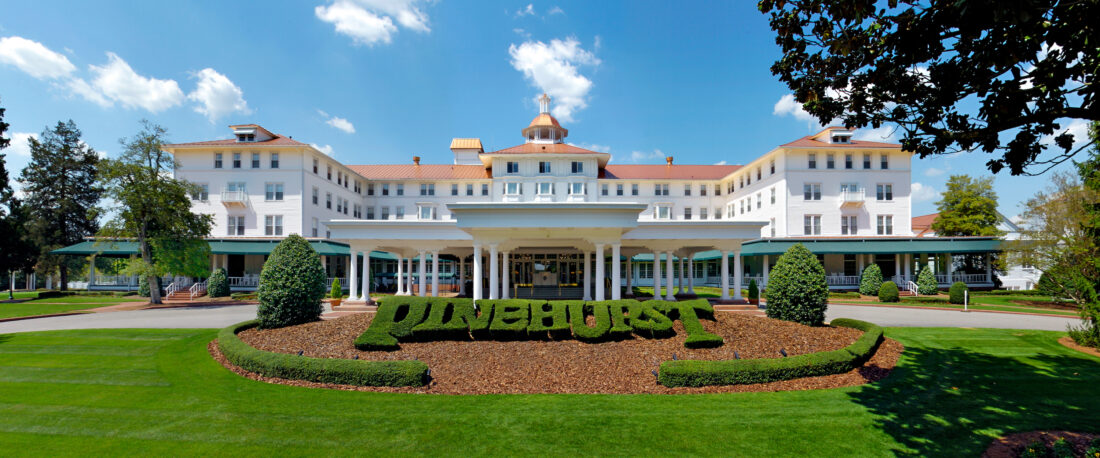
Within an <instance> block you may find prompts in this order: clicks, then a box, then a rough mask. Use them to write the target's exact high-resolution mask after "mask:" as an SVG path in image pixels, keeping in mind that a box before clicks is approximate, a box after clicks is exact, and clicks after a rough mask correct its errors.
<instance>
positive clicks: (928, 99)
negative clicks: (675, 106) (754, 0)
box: [758, 0, 1100, 175]
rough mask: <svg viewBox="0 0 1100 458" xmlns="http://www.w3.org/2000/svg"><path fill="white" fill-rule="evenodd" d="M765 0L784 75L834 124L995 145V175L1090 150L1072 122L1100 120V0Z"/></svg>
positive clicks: (941, 148)
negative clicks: (1099, 82)
mask: <svg viewBox="0 0 1100 458" xmlns="http://www.w3.org/2000/svg"><path fill="white" fill-rule="evenodd" d="M758 6H759V9H760V11H761V12H763V13H765V14H769V15H770V23H771V28H772V29H773V30H775V32H776V34H777V37H776V40H775V41H776V43H777V44H778V45H779V46H780V48H781V51H782V54H783V57H782V58H780V59H779V60H778V61H776V62H775V64H774V65H772V73H774V74H775V75H778V76H779V79H780V80H781V81H783V82H784V83H786V84H787V85H788V86H789V87H790V88H791V90H792V91H794V97H795V99H796V100H797V101H798V102H801V103H802V104H803V108H804V109H805V110H806V111H807V112H809V113H810V114H812V115H814V116H816V117H817V118H818V119H820V120H821V122H822V123H823V124H824V123H830V122H832V121H833V120H836V119H839V120H840V121H842V122H843V123H844V125H846V126H848V127H853V128H854V127H864V126H873V127H876V128H877V127H880V126H884V125H889V126H893V125H896V126H898V127H899V129H900V132H901V134H902V139H901V144H902V146H903V147H904V148H905V149H906V150H907V151H912V152H914V153H916V154H918V155H919V156H920V157H921V158H924V157H927V156H930V155H936V154H944V153H950V152H955V151H975V150H980V151H983V152H985V153H989V154H992V156H991V159H989V161H988V162H987V163H986V165H987V166H988V167H989V169H990V170H992V171H993V172H994V173H996V172H998V171H999V170H1001V169H1002V168H1005V167H1007V168H1008V170H1009V171H1010V172H1011V173H1012V174H1013V175H1020V174H1026V173H1041V172H1043V171H1046V170H1047V169H1049V167H1051V166H1053V165H1056V164H1058V163H1060V162H1064V161H1065V160H1067V159H1069V158H1070V157H1072V156H1073V154H1075V153H1076V152H1078V151H1082V150H1084V149H1085V146H1076V147H1075V146H1074V145H1075V143H1077V142H1079V141H1080V140H1085V139H1081V138H1074V137H1075V136H1074V135H1072V134H1070V133H1069V131H1068V129H1067V127H1068V125H1067V121H1068V120H1071V119H1083V120H1090V121H1095V120H1100V98H1098V97H1097V96H1096V91H1097V87H1096V84H1094V83H1095V81H1094V79H1095V77H1096V71H1097V68H1098V67H1100V53H1097V52H1096V47H1097V36H1098V34H1097V27H1098V26H1097V24H1098V22H1097V20H1096V18H1098V17H1100V2H1097V1H1094V0H1090V1H1066V0H1028V1H1022V2H1005V1H999V0H976V1H962V2H959V1H947V0H932V1H921V0H889V1H885V2H883V1H874V0H762V1H760V2H759V5H758ZM1044 136H1053V139H1054V141H1053V142H1052V144H1049V145H1048V144H1047V143H1046V142H1042V141H1040V140H1041V139H1042V138H1043V137H1044ZM1090 141H1095V140H1090ZM1085 143H1089V141H1086V142H1085ZM1086 146H1087V145H1086ZM1048 150H1050V151H1048ZM1044 153H1045V154H1044Z"/></svg>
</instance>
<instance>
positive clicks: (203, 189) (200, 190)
mask: <svg viewBox="0 0 1100 458" xmlns="http://www.w3.org/2000/svg"><path fill="white" fill-rule="evenodd" d="M191 200H198V201H202V202H205V201H207V200H210V185H208V184H206V183H203V184H200V185H197V188H196V189H193V190H192V192H191Z"/></svg>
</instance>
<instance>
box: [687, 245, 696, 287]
mask: <svg viewBox="0 0 1100 458" xmlns="http://www.w3.org/2000/svg"><path fill="white" fill-rule="evenodd" d="M688 294H695V253H692V254H691V255H690V256H688Z"/></svg>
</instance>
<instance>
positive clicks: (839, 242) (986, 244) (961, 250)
mask: <svg viewBox="0 0 1100 458" xmlns="http://www.w3.org/2000/svg"><path fill="white" fill-rule="evenodd" d="M796 243H801V244H802V245H804V246H805V247H806V248H808V249H809V250H810V251H811V252H813V253H814V254H898V253H901V254H905V253H912V254H920V253H929V254H933V253H958V254H965V253H993V252H997V251H1000V249H1001V241H1000V240H998V239H995V238H991V237H911V238H880V239H875V238H865V239H855V238H853V239H761V240H754V241H751V242H745V243H743V244H742V245H741V256H763V255H781V254H783V253H786V252H787V249H788V248H790V247H791V246H792V245H794V244H796ZM661 258H662V260H663V259H664V256H663V255H662V256H661ZM721 258H722V252H721V251H718V250H709V251H702V252H699V253H696V254H695V260H696V261H709V260H712V259H721ZM631 259H633V260H634V261H642V262H652V261H653V254H652V253H641V254H638V255H635V256H634V257H633V258H631ZM674 259H679V258H674Z"/></svg>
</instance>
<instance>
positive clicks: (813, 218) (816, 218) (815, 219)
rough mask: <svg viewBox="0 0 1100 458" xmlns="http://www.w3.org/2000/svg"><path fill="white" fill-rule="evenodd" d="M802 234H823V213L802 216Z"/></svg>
mask: <svg viewBox="0 0 1100 458" xmlns="http://www.w3.org/2000/svg"><path fill="white" fill-rule="evenodd" d="M802 235H821V215H806V216H803V217H802Z"/></svg>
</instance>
